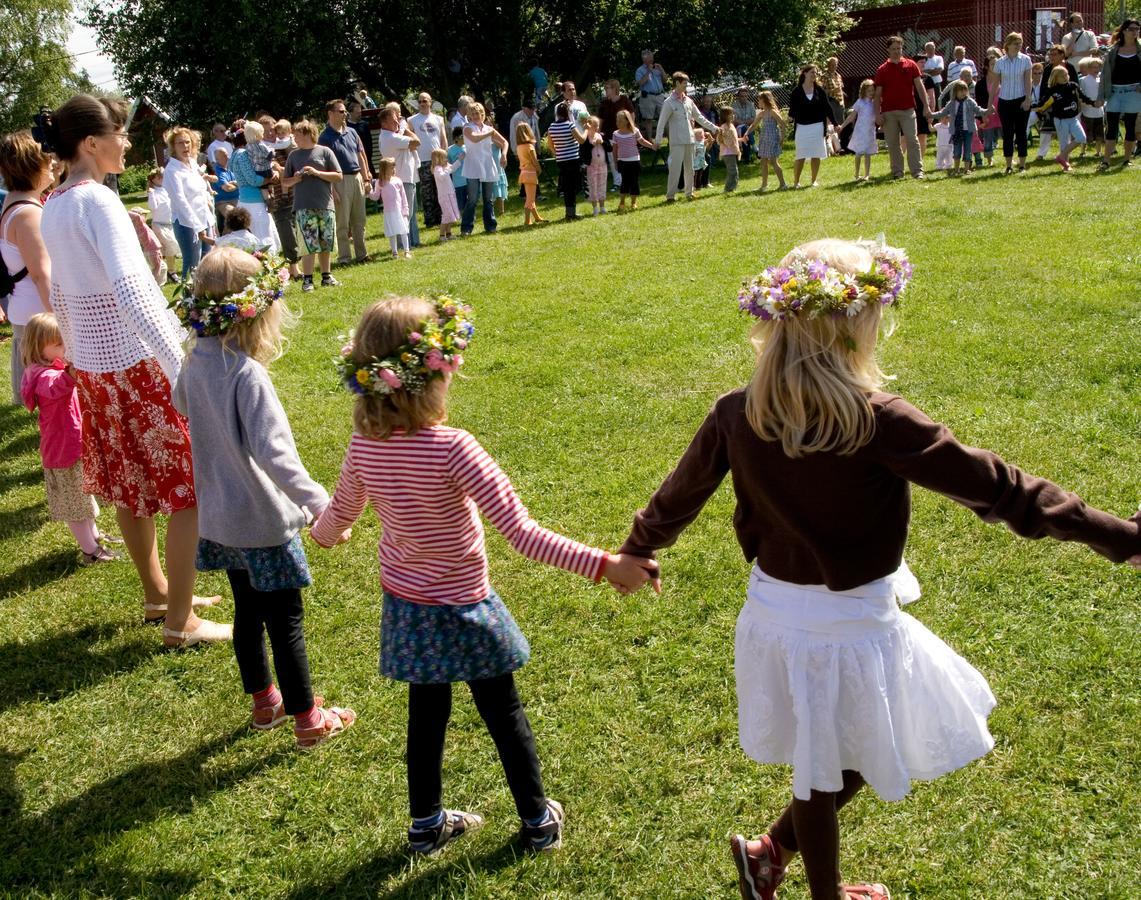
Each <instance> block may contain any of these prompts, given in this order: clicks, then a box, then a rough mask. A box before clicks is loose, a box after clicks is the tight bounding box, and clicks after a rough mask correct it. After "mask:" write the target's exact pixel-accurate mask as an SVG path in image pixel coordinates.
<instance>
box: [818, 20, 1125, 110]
mask: <svg viewBox="0 0 1141 900" xmlns="http://www.w3.org/2000/svg"><path fill="white" fill-rule="evenodd" d="M1072 12H1076V13H1081V15H1082V18H1083V19H1084V20H1085V27H1086V28H1088V29H1089V30H1090V31H1093V32H1094V33H1095V34H1100V33H1101V32H1102V29H1103V28H1104V25H1105V2H1104V0H1069V2H1068V3H1060V4H1057V5H1052V4H1051V3H1050V2H1049V0H930V2H928V3H907V4H903V5H901V6H886V7H881V8H879V9H867V10H861V11H857V12H853V13H851V14H850V15H851V17H852V18H853V19H855V20H856V24H855V26H853V27H852V28H850V29H849V30H848V31H846V32H844V34H842V35H841V36H840V39H841V40H842V41H844V43H845V45H846V46H845V48H844V52H843V53H842V54H841V55H840V71H841V72H842V73H843V75H844V88H845V93H846V94H847V96H848V97H850V98H854V97H855V96H856V91H857V89H858V87H859V83H860V81H861V80H862V79H864V78H871V77H872V75H874V74H875V70H876V67H877V66H878V65H879V64H880V63H882V62H883V61H884V59H886V58H887V49H886V39H887V38H888V37H890V36H891V35H893V34H898V35H900V36H901V37H902V38H903V52H904V54H905V55H907V56H915V55H917V54H919V53H922V52H923V45H924V44H926V43H927V42H928V41H934V42H935V47H936V49H937V51H938V53H939V54H940V55H941V56H942V57H943V58H944V59H945V60H947V61H950V59H951V58H952V57H953V55H954V49H955V46H956V45H958V44H961V45H962V46H964V47H966V49H967V56H968V57H969V58H971V59H973V60H975V61H976V62H980V64H981V60H982V58H983V55H984V54H985V52H986V48H987V47H992V46H997V47H1001V46H1002V39H1003V38H1004V37H1005V36H1006V35H1007V34H1008V33H1009V32H1011V31H1019V32H1021V33H1022V37H1023V39H1024V40H1025V41H1026V52H1027V53H1030V54H1031V55H1033V56H1035V57H1038V56H1041V55H1042V54H1043V53H1044V52H1045V50H1046V48H1047V47H1049V46H1050V45H1051V44H1055V43H1057V42H1058V41H1059V39H1060V38H1061V36H1062V34H1063V33H1064V31H1065V28H1066V19H1067V17H1068V16H1069V15H1070V13H1072Z"/></svg>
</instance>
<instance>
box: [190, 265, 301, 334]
mask: <svg viewBox="0 0 1141 900" xmlns="http://www.w3.org/2000/svg"><path fill="white" fill-rule="evenodd" d="M251 256H253V257H254V258H255V259H257V260H258V262H260V263H261V269H260V271H258V272H257V274H255V275H251V276H250V279H249V281H248V282H247V284H246V286H245V288H244V289H243V290H241V291H238V292H237V293H235V294H227V295H226V296H225V297H196V296H195V295H194V294H192V293H191V291H190V284H191V282H190V281H185V282H180V283H179V285H178V286H177V287H176V288H175V290H174V299H172V300H171V301H170V304H169V306H170V308H171V309H172V310H174V314H175V315H176V316H178V320H179V321H180V322H182V324H183V325H185V326H186V327H187V328H190V329H193V331H194V333H195V334H196V335H198V336H199V337H217V336H218V335H222V334H225V333H226V332H227V331H229V330H230V329H231V328H232V327H233V326H234V325H236V324H238V323H240V322H248V321H250V320H251V319H255V318H257V317H258V316H260V315H261V314H262V313H263V312H265V311H266V310H267V309H269V308H270V306H272V305H273V303H274V302H275V301H277V300H280V299H281V298H282V297H284V296H285V286H286V284H288V283H289V270H288V269H287V268H286V267H285V260H284V259H282V258H281V257H280V256H275V255H274V254H272V253H263V252H261V251H257V252H253V253H251Z"/></svg>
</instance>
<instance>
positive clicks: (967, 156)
mask: <svg viewBox="0 0 1141 900" xmlns="http://www.w3.org/2000/svg"><path fill="white" fill-rule="evenodd" d="M972 137H973V135H972V134H971V132H969V131H964V132H963V133H962V134H956V135H954V136H953V137H952V138H951V157H952V158H953V159H954V160H955V161H956V162H958V161H959V160H962V161H963V163H965V164H966V165H968V166H969V165H970V164H971V138H972Z"/></svg>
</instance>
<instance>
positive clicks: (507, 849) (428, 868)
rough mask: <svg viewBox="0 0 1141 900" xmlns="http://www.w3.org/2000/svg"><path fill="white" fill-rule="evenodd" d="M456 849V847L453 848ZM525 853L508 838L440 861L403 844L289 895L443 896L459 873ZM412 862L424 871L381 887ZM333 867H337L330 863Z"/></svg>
mask: <svg viewBox="0 0 1141 900" xmlns="http://www.w3.org/2000/svg"><path fill="white" fill-rule="evenodd" d="M452 849H453V850H455V849H456V848H452ZM522 854H523V850H522V849H521V848H520V846H519V843H518V842H517V841H515V840H508V841H506V842H504V843H503V844H501V845H500V846H498V847H496V848H495V849H493V850H489V851H487V852H486V853H483V854H480V855H478V856H463V855H455V856H454V857H452V858H450V859H449V858H448V856H446V855H445V856H444V858H443V859H442V860H439V861H438V862H437V861H436V860H433V859H423V858H421V859H417V860H415V861H414V860H413V859H412V857H411V854H410V853H409V852H408V850H407V849H406V848H404V847H403V846H401V847H399V848H398V849H395V850H387V851H384V852H381V853H378V854H377V855H376V856H374V857H373V858H372V859H370V860H368V861H366V862H363V863H361V864H360V865H356V866H353V867H351V868H349V869H347V870H345V871H341V872H335V873H334V877H332V878H329V879H327V880H325V881H318V882H311V883H308V884H304V885H300V886H298V887H296V888H294V890H293V891H292V892H291V893H290V894H289V895H288V900H307V898H309V897H337V898H342V897H348V898H353V897H361V898H364V897H370V898H373V897H383V898H386V900H398V898H399V900H413V898H423V900H428V898H435V897H443V896H446V895H447V894H448V890H447V889H448V886H449V885H452V886H453V887H454V882H455V879H456V877H457V873H459V872H462V873H464V875H465V877H466V875H467V874H469V873H479V872H483V873H491V872H496V871H498V870H499V869H504V868H506V867H507V866H510V865H512V864H514V863H516V862H518V861H519V859H520V858H521V856H522ZM410 866H412V867H414V868H416V869H420V870H422V871H418V872H416V874H414V875H412V876H411V877H410V878H409V879H408V880H406V881H404V882H403V883H402V884H401V885H400V886H399V887H395V888H393V889H391V890H389V891H384V892H383V893H382V892H381V891H380V886H381V885H382V884H383V883H384V882H385V881H387V880H388V879H389V878H391V877H392V876H394V875H396V874H398V873H400V872H402V871H404V870H406V869H408V868H409V867H410ZM330 868H334V867H330Z"/></svg>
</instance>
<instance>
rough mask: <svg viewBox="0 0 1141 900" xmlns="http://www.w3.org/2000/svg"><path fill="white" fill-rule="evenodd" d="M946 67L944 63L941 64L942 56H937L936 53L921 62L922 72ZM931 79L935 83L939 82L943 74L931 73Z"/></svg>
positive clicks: (941, 80)
mask: <svg viewBox="0 0 1141 900" xmlns="http://www.w3.org/2000/svg"><path fill="white" fill-rule="evenodd" d="M946 68H947V67H946V66H945V65H943V57H941V56H939V55H938V54H936V55H935V56H931V57H928V58H927V61H926V62H925V63H923V71H924V72H930V71H931V70H932V69H946ZM931 80H932V81H934V82H935V83H936V84H941V83H942V82H943V76H942V75H941V74H940V75H932V76H931Z"/></svg>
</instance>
